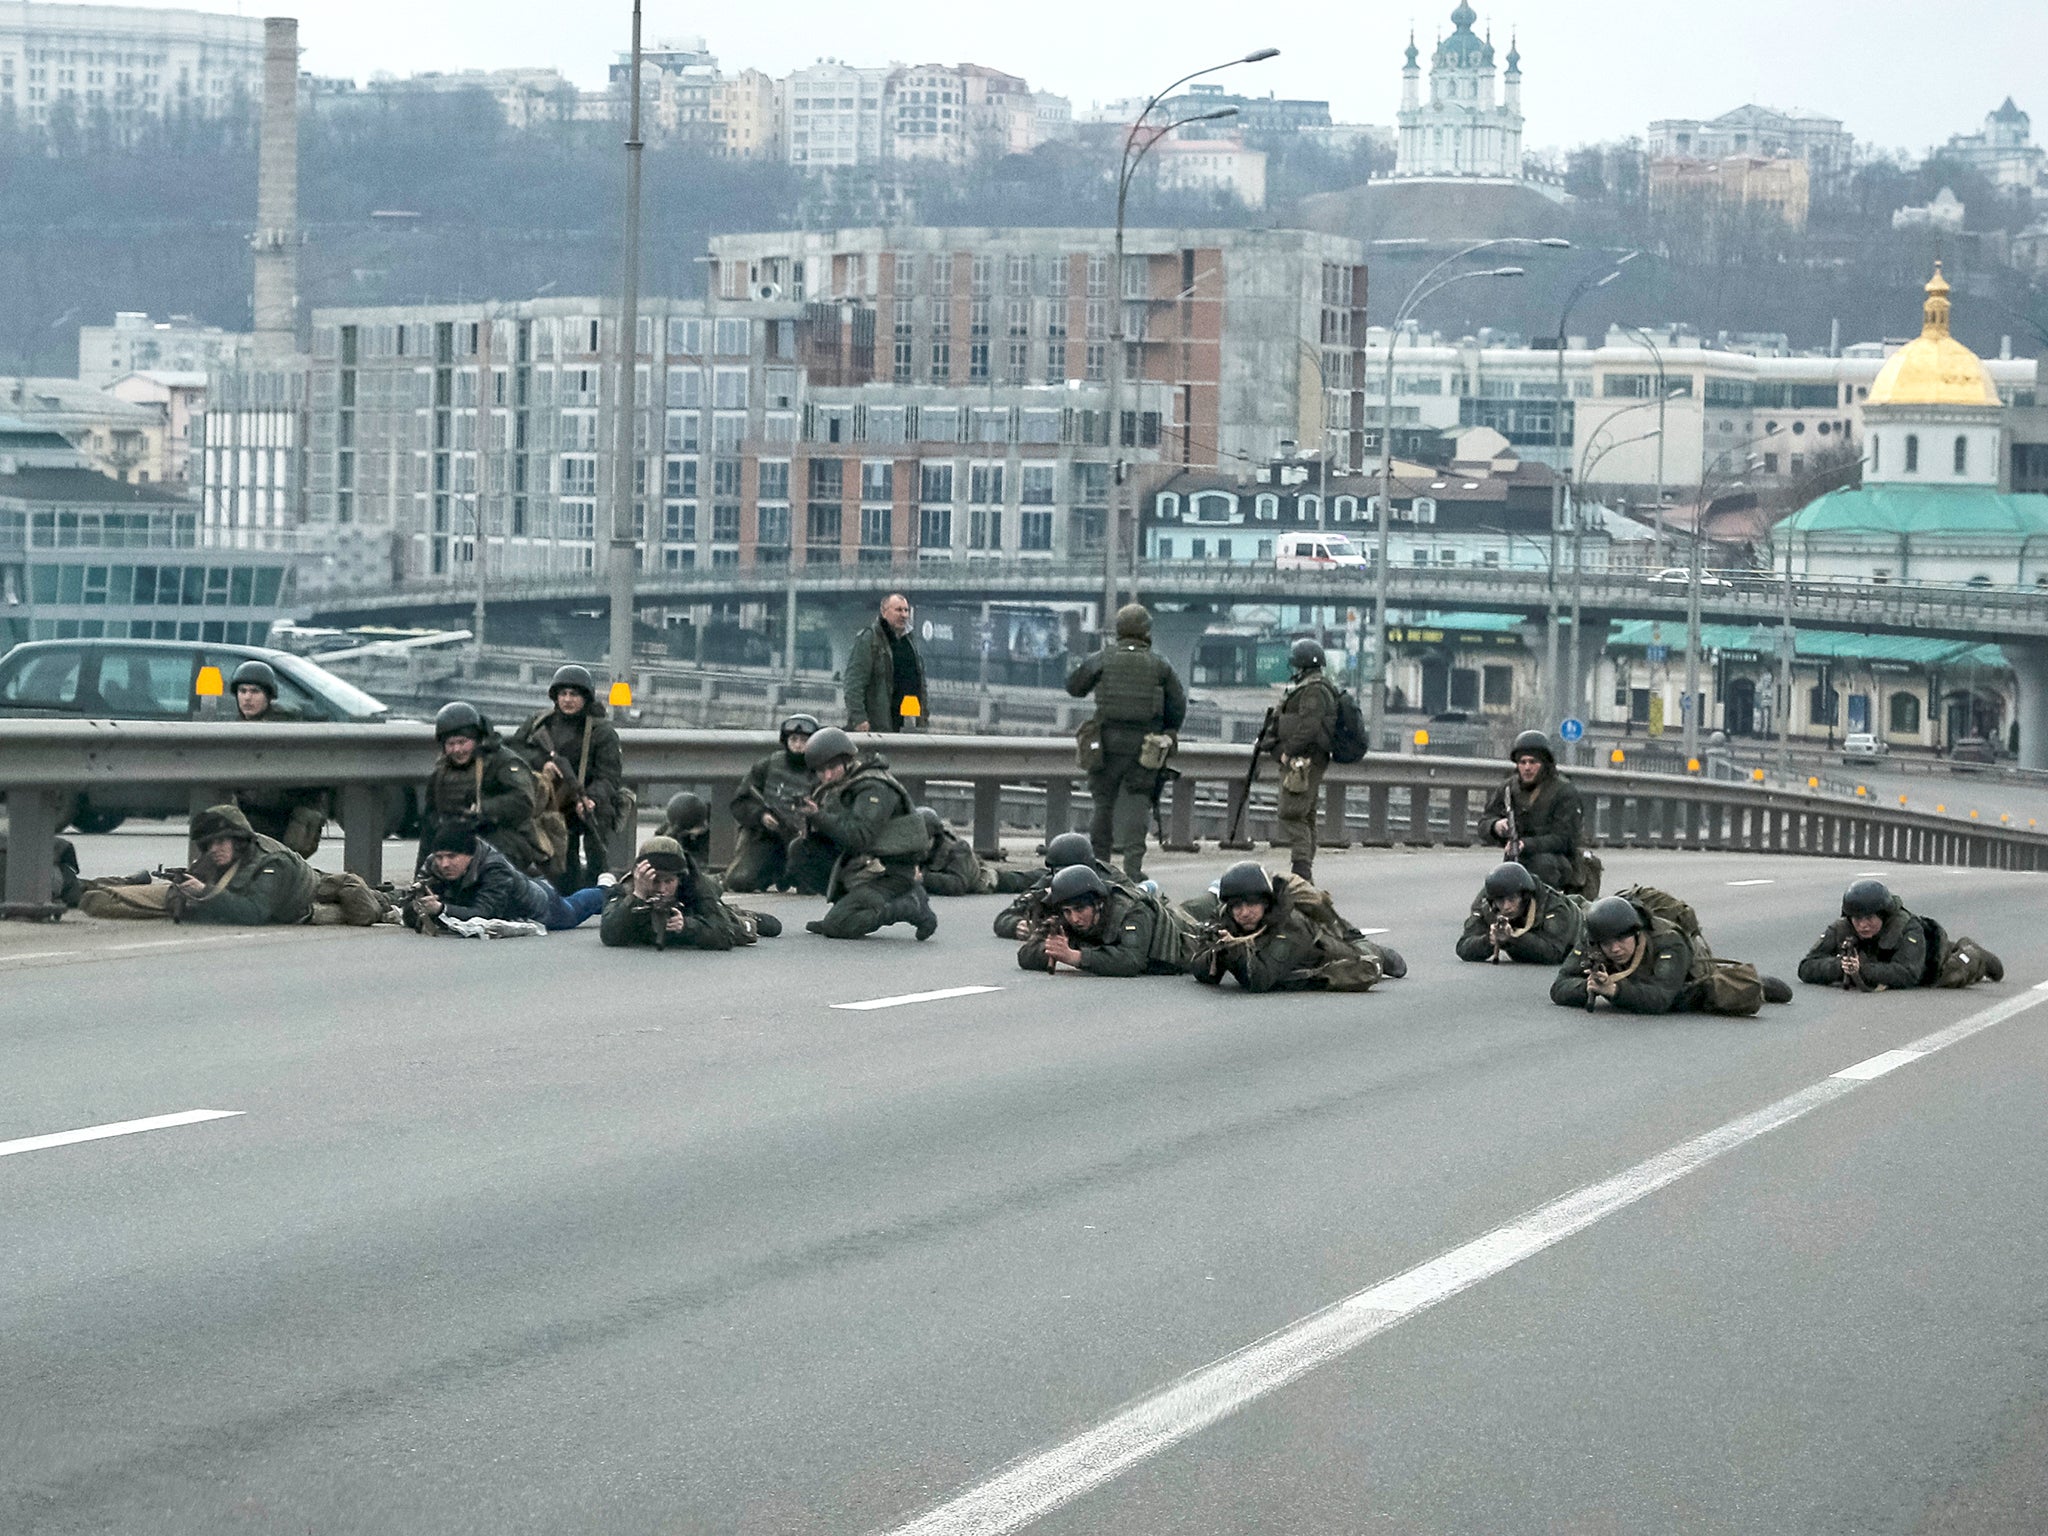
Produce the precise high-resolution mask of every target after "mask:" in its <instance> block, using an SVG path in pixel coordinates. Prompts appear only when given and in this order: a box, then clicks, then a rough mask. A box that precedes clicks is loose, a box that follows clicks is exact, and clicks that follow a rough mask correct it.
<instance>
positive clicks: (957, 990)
mask: <svg viewBox="0 0 2048 1536" xmlns="http://www.w3.org/2000/svg"><path fill="white" fill-rule="evenodd" d="M1002 990H1003V989H1002V988H1001V987H944V988H941V989H940V990H939V991H937V992H906V993H904V994H903V995H902V996H901V997H871V998H868V999H867V1000H866V1001H864V1002H858V1003H834V1004H833V1005H832V1006H833V1007H834V1008H843V1009H845V1010H846V1011H847V1012H849V1013H867V1012H869V1011H870V1010H872V1009H876V1008H900V1007H902V1006H903V1005H904V1004H905V1003H938V1002H944V1001H945V1000H946V999H947V998H949V997H973V996H975V995H976V994H977V993H981V992H1000V991H1002Z"/></svg>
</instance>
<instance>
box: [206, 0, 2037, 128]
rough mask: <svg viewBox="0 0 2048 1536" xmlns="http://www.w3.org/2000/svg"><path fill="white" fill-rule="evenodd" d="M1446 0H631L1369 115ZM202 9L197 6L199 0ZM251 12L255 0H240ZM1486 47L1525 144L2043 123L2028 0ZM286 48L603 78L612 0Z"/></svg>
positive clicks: (384, 1)
mask: <svg viewBox="0 0 2048 1536" xmlns="http://www.w3.org/2000/svg"><path fill="white" fill-rule="evenodd" d="M1454 3H1455V0H1430V3H1428V4H1425V5H1414V4H1410V5H1403V6H1386V5H1382V4H1374V3H1372V0H1366V3H1364V4H1345V5H1338V4H1334V3H1330V0H1268V3H1266V4H1263V5H1259V6H1244V5H1241V4H1225V3H1222V0H1181V3H1179V4H1177V5H1174V6H1171V7H1168V6H1163V5H1153V6H1145V5H1138V4H1125V5H1106V4H1103V3H1102V0H1037V3H1036V4H1034V5H1031V6H1028V7H1025V8H1023V9H1018V8H1015V7H1013V6H1009V5H1001V4H987V3H974V0H968V3H965V4H959V3H954V4H946V5H937V4H931V3H929V0H925V3H920V0H897V3H895V4H881V5H874V4H869V5H848V4H846V3H844V0H833V3H824V0H779V3H778V4H775V5H772V6H756V7H749V6H742V7H739V8H737V9H735V8H733V7H731V6H717V7H712V6H705V5H697V4H686V3H683V0H646V4H647V13H646V14H647V22H646V34H647V37H648V39H649V41H650V42H651V41H653V40H656V39H659V38H662V37H669V36H676V37H685V36H696V35H702V36H704V37H705V38H706V40H707V41H708V42H709V43H710V45H711V48H712V51H713V52H715V53H716V54H717V55H718V56H719V59H720V61H721V63H723V64H724V65H725V66H726V67H727V68H729V69H737V68H743V67H745V66H747V65H754V66H757V67H759V68H762V69H765V70H768V71H769V72H770V73H773V74H781V73H784V72H786V71H787V70H789V69H791V68H793V67H796V66H799V65H803V64H808V63H810V62H812V61H813V60H815V59H818V58H820V57H835V58H842V59H845V60H846V61H847V62H849V63H861V64H881V63H887V62H889V61H890V60H900V61H903V62H911V63H915V62H920V61H925V60H940V61H945V62H949V63H950V62H959V61H961V60H971V61H973V62H975V63H981V64H988V65H993V66H995V67H998V68H1002V69H1007V70H1010V71H1012V72H1013V73H1016V74H1021V75H1023V76H1025V77H1026V78H1027V79H1029V80H1030V81H1031V83H1032V84H1033V85H1034V86H1037V87H1040V88H1043V89H1049V90H1054V91H1058V92H1060V93H1062V94H1063V95H1067V96H1070V97H1072V98H1073V100H1074V103H1075V105H1076V107H1077V108H1085V107H1086V106H1087V105H1088V104H1089V103H1090V102H1092V101H1097V100H1108V99H1111V98H1114V97H1118V96H1123V95H1129V94H1133V93H1143V94H1149V93H1150V92H1151V91H1152V90H1156V89H1157V88H1159V87H1160V86H1163V85H1165V84H1166V83H1167V82H1168V81H1170V80H1172V79H1173V78H1174V77H1175V76H1176V75H1179V74H1183V73H1185V72H1186V71H1188V70H1190V69H1196V68H1199V67H1201V66H1202V65H1204V64H1209V63H1213V62H1215V61H1216V60H1217V59H1219V58H1228V57H1230V56H1231V55H1233V54H1237V53H1241V52H1248V51H1250V50H1252V49H1254V48H1261V47H1275V48H1279V49H1281V50H1282V53H1281V57H1279V58H1278V59H1275V60H1273V61H1271V62H1269V63H1266V64H1258V65H1250V66H1246V67H1244V68H1241V69H1238V70H1234V71H1231V72H1230V76H1229V77H1227V78H1232V79H1233V80H1234V81H1235V82H1236V83H1238V84H1239V85H1241V86H1242V87H1243V88H1245V89H1249V90H1257V91H1259V92H1262V93H1263V92H1264V91H1267V90H1272V91H1275V92H1277V93H1279V94H1281V95H1298V96H1312V97H1322V98H1327V99H1328V100H1329V102H1330V104H1331V108H1332V110H1333V111H1334V112H1335V113H1336V115H1337V117H1338V119H1339V121H1351V122H1358V121H1364V122H1376V123H1381V122H1390V121H1391V120H1392V117H1393V113H1394V110H1395V107H1396V106H1397V105H1398V102H1399V93H1400V65H1401V49H1402V48H1403V47H1404V46H1405V45H1406V42H1407V35H1408V26H1409V22H1410V20H1411V19H1412V20H1413V21H1414V24H1415V30H1416V34H1417V40H1418V41H1419V42H1420V43H1421V44H1422V46H1423V47H1424V49H1425V50H1426V49H1427V48H1428V46H1429V43H1430V40H1431V38H1432V36H1433V35H1434V34H1435V32H1436V31H1437V30H1438V29H1439V28H1440V27H1447V26H1448V25H1449V23H1448V17H1449V15H1450V11H1451V6H1452V4H1454ZM203 8H211V7H203ZM242 8H244V9H246V10H247V11H249V12H251V13H253V12H255V11H257V10H260V9H262V8H263V6H262V0H245V3H244V6H243V7H242ZM1479 9H1480V12H1481V15H1482V18H1484V19H1483V20H1482V23H1481V25H1482V26H1484V25H1486V24H1487V22H1488V21H1490V23H1491V25H1492V28H1493V32H1494V40H1495V42H1496V43H1497V44H1498V45H1499V46H1500V50H1501V52H1502V53H1503V54H1504V53H1505V52H1506V51H1507V49H1506V44H1507V34H1508V32H1509V31H1510V30H1511V29H1518V30H1519V32H1520V34H1521V45H1522V55H1523V65H1522V68H1523V73H1524V76H1525V84H1524V87H1523V106H1524V110H1525V112H1526V113H1527V115H1528V120H1529V126H1528V133H1527V142H1528V143H1529V144H1530V145H1531V146H1532V147H1537V146H1565V145H1571V144H1576V143H1581V142H1585V141H1589V140H1597V139H1608V138H1617V137H1621V136H1623V135H1627V134H1631V133H1637V134H1639V133H1641V132H1642V131H1643V125H1644V124H1645V123H1647V122H1648V121H1649V120H1650V119H1652V118H1655V117H1666V116H1687V117H1691V116H1700V117H1706V116H1713V115H1715V114H1717V113H1719V112H1722V111H1725V110H1727V109H1728V108H1730V107H1734V106H1738V105H1740V104H1742V103H1743V102H1745V101H1760V102H1763V103H1766V104H1768V105H1772V106H1779V107H1791V106H1798V107H1805V108H1808V109H1811V110H1814V111H1819V112H1825V113H1827V114H1828V115H1830V116H1834V117H1840V118H1842V119H1844V120H1845V122H1846V123H1847V125H1848V127H1849V129H1850V131H1851V132H1853V133H1854V134H1855V135H1856V136H1857V137H1858V138H1859V139H1866V140H1871V141H1874V142H1876V143H1877V144H1879V145H1881V146H1884V147H1886V148H1900V147H1903V148H1908V149H1911V150H1914V151H1915V152H1918V151H1921V150H1924V149H1926V148H1927V147H1928V146H1929V145H1931V144H1936V143H1939V142H1941V141H1942V140H1945V139H1946V138H1947V137H1948V135H1949V134H1951V133H1954V132H1957V131H1959V130H1964V129H1975V128H1977V127H1979V126H1981V124H1982V121H1983V118H1984V114H1985V113H1986V112H1988V111H1990V110H1991V109H1992V108H1993V107H1995V106H1997V105H1998V103H1999V102H2000V101H2001V100H2003V99H2004V97H2005V96H2006V95H2008V94H2011V95H2014V96H2016V97H2017V98H2018V99H2019V103H2020V105H2021V106H2022V107H2025V108H2027V109H2028V110H2029V111H2030V112H2033V113H2034V114H2035V115H2036V118H2037V120H2038V121H2039V123H2040V130H2039V135H2038V136H2039V137H2041V138H2048V86H2044V85H2043V84H2042V81H2043V75H2042V71H2041V69H2040V67H2039V66H2040V61H2041V60H2042V59H2043V58H2048V0H1946V3H1943V4H1931V3H1928V0H1834V3H1832V4H1787V3H1786V0H1719V3H1718V4H1715V5H1711V6H1708V5H1700V4H1696V3H1688V4H1679V3H1675V0H1504V3H1501V4H1498V5H1490V6H1487V5H1482V6H1480V7H1479ZM296 11H297V14H298V16H299V18H300V23H301V29H300V30H301V40H302V42H303V44H304V46H305V63H306V67H307V68H309V69H311V70H313V71H315V72H316V73H320V74H338V75H353V76H355V77H356V78H358V79H365V78H367V77H368V76H369V75H370V74H371V73H373V72H374V71H377V70H389V71H392V72H393V73H397V74H410V73H414V72H416V71H419V70H427V69H462V68H476V67H482V68H495V67H498V66H502V65H510V64H533V65H552V66H554V67H556V68H559V69H561V70H562V71H563V72H564V73H566V74H568V75H569V76H571V77H572V78H573V79H576V80H577V81H579V82H580V83H583V84H586V85H587V84H595V83H597V82H598V81H599V80H601V79H602V78H603V74H604V68H605V64H606V62H607V61H608V60H609V59H610V57H611V56H612V55H613V54H614V53H616V52H618V51H619V50H620V49H622V48H623V47H624V46H625V44H626V41H627V38H628V36H629V26H630V23H629V17H630V15H631V4H630V0H298V4H297V6H296Z"/></svg>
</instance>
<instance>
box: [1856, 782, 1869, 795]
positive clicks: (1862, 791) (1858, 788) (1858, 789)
mask: <svg viewBox="0 0 2048 1536" xmlns="http://www.w3.org/2000/svg"><path fill="white" fill-rule="evenodd" d="M1856 793H1857V794H1858V795H1859V796H1861V795H1867V794H1869V793H1870V791H1869V790H1867V789H1865V788H1864V787H1863V786H1862V785H1861V784H1858V785H1857V786H1856Z"/></svg>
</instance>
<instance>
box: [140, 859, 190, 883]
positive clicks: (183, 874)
mask: <svg viewBox="0 0 2048 1536" xmlns="http://www.w3.org/2000/svg"><path fill="white" fill-rule="evenodd" d="M149 877H150V878H151V879H152V880H168V881H170V883H171V884H172V885H177V884H179V883H180V882H181V881H185V880H190V879H192V878H193V875H192V871H191V870H189V869H185V868H182V867H180V866H178V865H173V864H159V865H157V867H156V868H155V869H153V870H151V871H150V876H149Z"/></svg>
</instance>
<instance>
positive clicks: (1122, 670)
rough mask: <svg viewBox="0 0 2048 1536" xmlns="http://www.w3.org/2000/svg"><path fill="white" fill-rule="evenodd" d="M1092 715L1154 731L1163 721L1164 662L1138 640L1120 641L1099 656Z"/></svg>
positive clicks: (1164, 699)
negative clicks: (1100, 666)
mask: <svg viewBox="0 0 2048 1536" xmlns="http://www.w3.org/2000/svg"><path fill="white" fill-rule="evenodd" d="M1095 718H1096V719H1097V720H1100V721H1103V722H1105V723H1111V724H1116V725H1132V726H1140V727H1142V728H1144V729H1145V730H1148V731H1156V730H1159V729H1161V728H1162V727H1163V726H1164V725H1165V724H1166V663H1165V662H1164V661H1162V660H1160V658H1159V657H1157V656H1156V655H1154V654H1153V652H1152V648H1151V647H1150V646H1149V645H1145V644H1143V643H1141V642H1137V641H1131V640H1119V641H1118V642H1117V644H1116V649H1114V650H1112V651H1111V652H1110V653H1109V654H1108V655H1106V656H1104V657H1103V658H1102V677H1101V678H1100V680H1099V681H1097V683H1096V684H1095Z"/></svg>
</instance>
